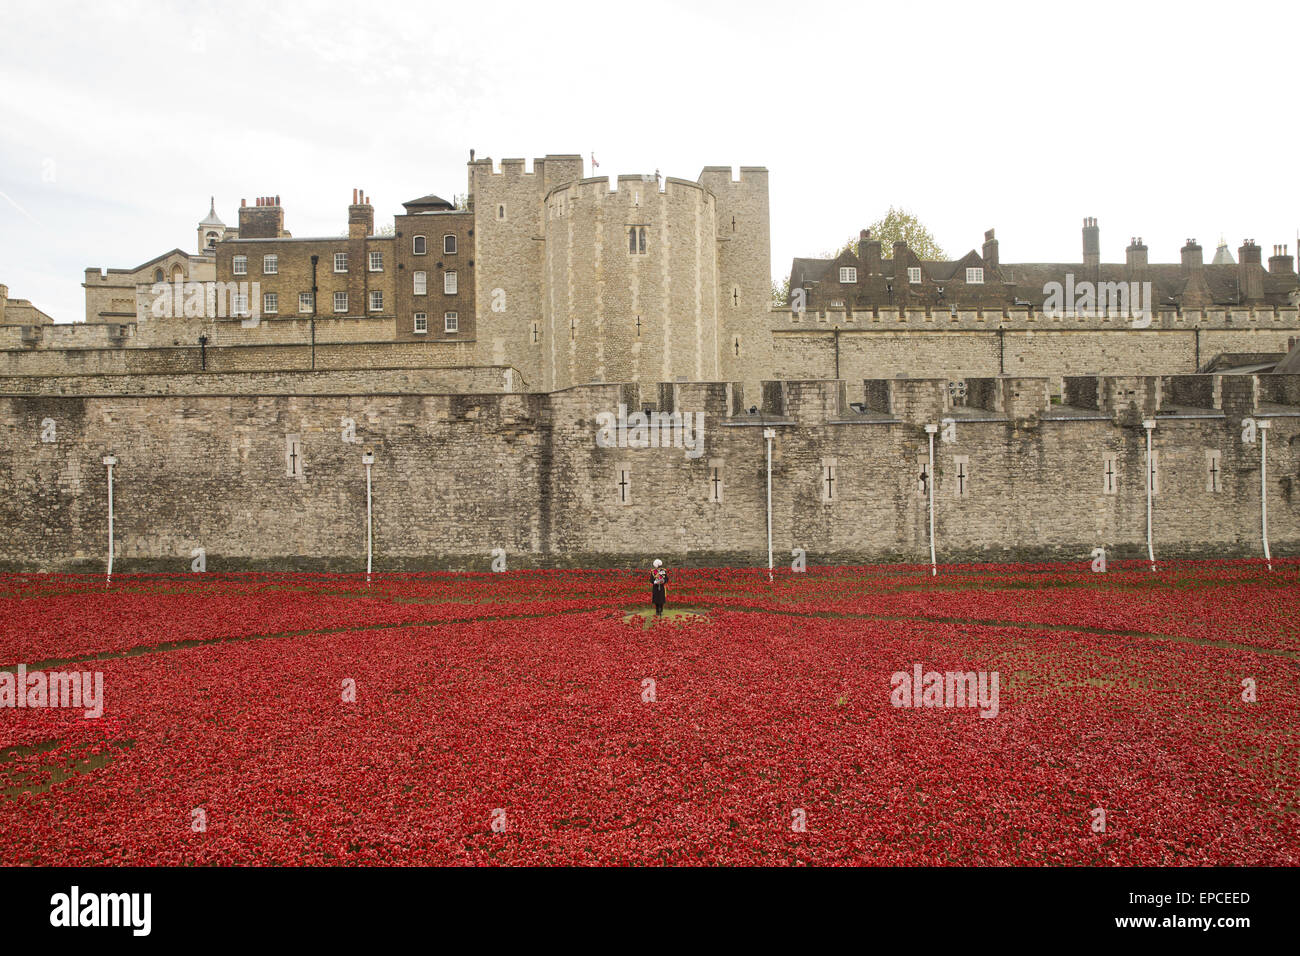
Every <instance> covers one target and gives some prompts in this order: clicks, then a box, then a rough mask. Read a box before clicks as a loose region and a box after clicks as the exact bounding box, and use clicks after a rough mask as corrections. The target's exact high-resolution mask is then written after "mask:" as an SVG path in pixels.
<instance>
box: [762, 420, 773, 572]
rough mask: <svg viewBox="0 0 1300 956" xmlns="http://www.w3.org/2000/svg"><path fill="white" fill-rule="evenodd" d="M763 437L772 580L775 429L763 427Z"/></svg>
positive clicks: (768, 565)
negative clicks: (765, 446)
mask: <svg viewBox="0 0 1300 956" xmlns="http://www.w3.org/2000/svg"><path fill="white" fill-rule="evenodd" d="M763 437H764V438H765V439H767V579H768V580H769V581H770V580H772V440H773V439H774V438H776V429H775V428H767V427H766V426H765V427H764V428H763Z"/></svg>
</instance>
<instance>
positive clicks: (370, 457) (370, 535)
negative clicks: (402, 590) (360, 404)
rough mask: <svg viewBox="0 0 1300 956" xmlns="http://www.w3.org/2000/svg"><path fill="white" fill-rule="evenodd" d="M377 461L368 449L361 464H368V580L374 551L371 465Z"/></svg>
mask: <svg viewBox="0 0 1300 956" xmlns="http://www.w3.org/2000/svg"><path fill="white" fill-rule="evenodd" d="M374 463H375V453H374V452H373V451H367V452H366V453H365V454H364V455H362V456H361V464H363V465H365V466H366V581H369V580H370V565H371V555H372V553H373V541H374V535H373V531H372V529H373V528H374V524H373V522H372V520H371V510H370V466H371V465H373V464H374Z"/></svg>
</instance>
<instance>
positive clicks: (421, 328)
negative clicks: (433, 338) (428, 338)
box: [412, 312, 429, 335]
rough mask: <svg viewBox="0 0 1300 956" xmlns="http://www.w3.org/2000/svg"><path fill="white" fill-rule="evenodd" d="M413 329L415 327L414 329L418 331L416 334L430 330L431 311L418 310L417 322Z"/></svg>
mask: <svg viewBox="0 0 1300 956" xmlns="http://www.w3.org/2000/svg"><path fill="white" fill-rule="evenodd" d="M412 329H413V330H414V331H415V332H416V334H418V335H424V334H425V333H426V332H428V331H429V313H427V312H417V313H415V324H414V325H413V326H412Z"/></svg>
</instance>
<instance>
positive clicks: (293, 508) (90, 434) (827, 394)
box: [0, 376, 1300, 571]
mask: <svg viewBox="0 0 1300 956" xmlns="http://www.w3.org/2000/svg"><path fill="white" fill-rule="evenodd" d="M1186 378H1191V377H1183V378H1180V379H1179V380H1178V381H1177V382H1173V383H1169V384H1168V385H1167V386H1166V384H1165V383H1162V382H1161V381H1160V380H1158V379H1154V378H1141V377H1131V378H1108V379H1105V380H1101V381H1098V382H1096V383H1095V384H1093V386H1092V387H1091V388H1087V387H1084V386H1085V385H1087V384H1088V383H1087V382H1081V381H1078V380H1073V379H1072V380H1071V383H1070V393H1071V394H1072V395H1078V396H1083V397H1084V400H1085V402H1086V401H1087V400H1090V401H1091V404H1092V405H1094V406H1095V407H1093V408H1085V407H1078V408H1075V407H1061V406H1052V405H1050V404H1049V403H1048V401H1047V389H1048V383H1047V381H1046V380H1044V379H991V380H980V381H978V382H976V383H973V384H972V395H973V396H974V401H975V402H976V404H974V405H968V406H967V407H964V408H949V407H947V404H948V400H947V398H946V395H947V390H946V388H945V384H946V383H945V381H944V380H942V379H905V380H888V381H886V382H884V383H883V384H881V383H880V382H874V383H866V384H864V385H863V391H864V392H865V393H867V394H869V395H871V396H872V406H873V411H872V412H870V413H867V414H859V413H856V412H854V411H853V410H851V409H849V408H847V407H846V405H845V394H846V389H845V388H844V385H843V383H839V382H817V381H813V382H809V381H799V382H776V383H769V385H770V386H771V387H766V386H765V387H764V390H763V395H762V397H761V398H760V397H759V396H753V395H750V396H746V395H744V394H743V389H742V388H741V387H740V386H739V385H730V384H717V383H715V384H676V385H660V386H656V387H655V388H653V389H650V388H639V389H638V387H637V386H634V385H591V386H583V387H576V388H572V389H567V390H564V391H560V392H555V393H551V394H549V395H548V394H498V395H446V394H405V395H393V394H370V395H338V394H333V395H305V394H260V395H255V396H232V395H167V396H159V397H139V396H134V397H128V396H99V397H88V396H76V397H74V396H49V395H40V396H38V395H18V396H15V395H9V396H0V524H3V526H4V528H5V529H6V533H5V535H4V536H3V539H0V566H4V567H8V568H17V567H22V568H33V569H45V570H71V569H82V570H102V568H103V566H104V556H105V548H106V541H107V514H106V490H107V489H106V481H107V479H106V469H105V467H104V465H103V464H102V459H103V457H104V456H105V455H107V454H113V455H115V456H116V457H117V459H118V464H117V466H116V467H115V468H114V499H115V538H116V546H117V570H120V571H129V570H132V569H137V570H140V569H167V570H176V571H184V570H187V569H188V568H189V565H190V561H191V554H192V551H193V549H195V548H199V547H202V548H204V549H205V551H206V555H207V567H208V569H209V570H214V571H215V570H234V569H242V568H254V567H269V568H281V569H288V568H324V567H332V568H337V569H342V570H352V571H355V570H358V569H360V568H363V567H364V565H365V471H364V468H363V466H362V464H361V455H362V453H363V452H364V451H367V450H370V451H373V452H374V454H375V465H374V469H373V480H374V497H373V501H374V528H375V567H376V568H377V569H379V570H394V569H399V568H420V567H424V568H433V567H458V568H470V569H477V570H486V569H487V568H488V567H489V565H490V562H491V559H492V554H491V553H492V550H493V549H494V548H503V549H505V551H506V552H507V556H508V565H509V567H512V568H518V567H523V566H530V565H548V566H549V565H575V564H583V565H600V564H608V565H625V564H638V565H644V564H645V563H646V562H647V561H648V560H649V559H650V558H651V557H654V556H659V557H662V558H664V559H665V560H666V561H669V562H671V563H683V562H690V563H731V564H749V565H754V564H761V563H762V562H764V561H765V560H766V544H767V542H766V511H765V501H766V474H765V454H766V446H765V441H764V438H763V429H764V427H771V428H773V429H775V431H776V439H775V441H774V449H773V476H772V484H773V498H774V513H773V534H774V544H775V549H776V557H777V560H778V561H780V562H782V563H783V564H784V563H788V562H789V555H790V550H791V549H792V548H803V549H806V551H807V553H808V558H809V561H810V562H812V563H814V564H816V563H831V562H835V563H844V562H865V561H872V560H881V559H891V558H894V559H903V560H908V561H925V560H928V555H929V552H928V536H927V532H928V521H927V514H928V513H927V504H928V499H927V495H926V494H925V491H924V487H925V486H923V485H922V484H921V483H920V480H919V475H920V472H921V465H922V463H928V460H927V459H928V442H927V435H926V433H925V430H924V425H925V424H926V423H930V422H933V423H939V422H940V421H941V420H942V419H944V418H951V419H952V423H951V430H950V429H949V428H948V427H946V426H947V424H948V423H944V424H945V428H944V432H943V433H941V434H940V435H939V436H937V440H936V442H935V453H936V477H937V484H936V530H937V534H936V540H937V550H938V556H939V560H940V562H955V561H968V560H1009V559H1025V558H1032V557H1055V558H1068V559H1072V560H1079V561H1086V560H1088V559H1089V555H1090V552H1091V550H1092V549H1093V548H1095V547H1106V548H1108V549H1109V553H1110V554H1111V555H1113V556H1117V557H1118V556H1139V555H1145V534H1146V526H1145V514H1146V511H1145V509H1146V497H1145V468H1146V459H1145V454H1146V452H1145V448H1146V445H1145V441H1146V437H1145V431H1144V429H1143V427H1142V424H1141V423H1142V419H1143V418H1144V417H1146V416H1151V415H1155V416H1156V418H1155V420H1156V422H1157V425H1156V428H1155V430H1154V433H1153V441H1154V446H1155V449H1156V452H1157V481H1158V492H1157V494H1156V495H1155V498H1154V515H1155V518H1154V528H1155V532H1154V539H1155V549H1156V555H1157V559H1160V558H1161V557H1165V558H1172V557H1175V556H1184V555H1201V556H1226V555H1234V554H1240V555H1259V554H1260V553H1261V547H1260V498H1259V484H1260V470H1259V466H1260V451H1261V444H1260V443H1259V442H1258V441H1256V442H1255V443H1249V442H1247V441H1245V440H1244V439H1245V436H1246V434H1247V433H1248V429H1246V428H1244V427H1243V419H1244V418H1246V417H1248V416H1250V417H1254V418H1257V419H1260V420H1267V421H1269V423H1270V425H1271V427H1270V428H1269V429H1268V431H1269V436H1268V453H1269V468H1268V488H1267V491H1268V495H1269V522H1270V529H1271V543H1272V547H1273V553H1274V554H1275V555H1279V556H1282V555H1295V554H1298V553H1300V487H1298V486H1300V405H1289V404H1285V402H1286V401H1287V400H1291V401H1295V400H1300V376H1277V377H1260V378H1259V380H1257V379H1256V377H1253V376H1209V377H1207V378H1208V379H1212V381H1209V382H1208V383H1198V382H1195V381H1188V380H1186ZM1173 393H1177V394H1178V395H1180V396H1182V397H1184V398H1188V397H1199V398H1200V399H1201V400H1204V399H1205V398H1207V397H1208V398H1209V399H1210V400H1211V401H1212V402H1217V407H1207V408H1202V409H1199V410H1196V411H1195V412H1194V413H1189V412H1188V410H1187V409H1186V408H1180V409H1179V411H1178V417H1174V416H1173V415H1170V414H1160V411H1159V409H1158V406H1159V404H1160V403H1161V401H1162V398H1163V397H1165V396H1166V395H1169V394H1173ZM1089 396H1091V399H1088V397H1089ZM620 403H623V404H624V405H626V406H627V407H628V408H630V410H632V411H636V410H637V409H638V408H641V407H644V406H650V407H652V408H654V409H656V410H658V411H660V412H665V413H666V412H669V411H676V412H678V413H683V412H703V413H704V415H705V419H704V421H705V426H704V434H703V447H702V448H701V449H700V454H699V455H698V457H692V456H691V455H689V454H688V453H687V450H686V449H684V448H680V447H650V448H629V447H617V442H616V443H615V447H599V446H598V444H597V440H596V436H597V432H598V427H599V423H598V421H597V416H598V415H599V414H601V413H614V412H616V411H617V409H618V406H619V404H620ZM750 405H756V406H759V408H758V409H757V411H756V413H755V414H754V415H750V414H748V412H747V411H744V410H745V409H747V408H748V407H749V406H750ZM733 413H734V414H733ZM1189 414H1190V415H1191V417H1188V416H1189ZM346 419H351V420H352V422H353V423H354V426H355V439H356V440H355V441H348V440H346V439H348V438H349V437H351V434H350V433H349V431H348V430H347V428H346V423H345V420H346ZM51 424H53V430H52V431H51V429H50V426H51ZM288 436H296V437H295V438H294V439H293V440H294V441H296V442H297V444H296V445H294V446H292V451H293V453H294V461H295V462H302V463H304V464H303V467H302V472H301V477H293V476H290V467H291V463H290V452H291V450H290V446H289V445H288V444H287V439H288ZM948 437H951V439H952V440H951V441H949V440H946V439H947V438H948ZM1211 453H1214V454H1211ZM828 468H829V469H830V471H829V473H828ZM1212 468H1213V471H1212V470H1211V469H1212ZM1107 471H1110V472H1111V473H1112V474H1114V476H1115V481H1116V484H1115V486H1114V489H1115V490H1114V493H1109V492H1108V491H1107V490H1106V488H1105V481H1106V480H1107V479H1106V478H1105V475H1106V473H1107ZM828 477H829V478H831V479H832V489H833V493H832V494H830V495H829V497H828V495H827V492H826V487H827V486H826V480H827V478H828ZM714 479H718V480H717V481H715V480H714ZM1212 481H1213V482H1217V484H1216V485H1215V486H1214V488H1211V487H1210V484H1211V482H1212ZM717 489H720V490H721V494H720V500H713V494H714V492H715V490H717Z"/></svg>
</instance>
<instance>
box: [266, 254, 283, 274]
mask: <svg viewBox="0 0 1300 956" xmlns="http://www.w3.org/2000/svg"><path fill="white" fill-rule="evenodd" d="M279 274H280V257H279V256H277V255H270V256H262V275H264V276H274V275H279Z"/></svg>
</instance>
